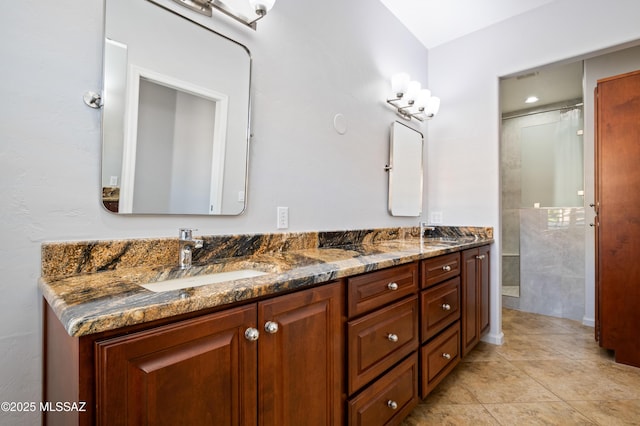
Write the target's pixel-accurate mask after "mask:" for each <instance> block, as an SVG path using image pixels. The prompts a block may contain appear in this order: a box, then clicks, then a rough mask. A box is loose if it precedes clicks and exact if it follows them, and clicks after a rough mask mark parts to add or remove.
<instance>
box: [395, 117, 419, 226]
mask: <svg viewBox="0 0 640 426" xmlns="http://www.w3.org/2000/svg"><path fill="white" fill-rule="evenodd" d="M423 143H424V137H423V135H422V133H420V132H418V131H417V130H414V129H412V128H411V127H409V126H407V125H406V124H404V123H401V122H399V121H396V122H393V123H392V124H391V137H390V141H389V165H388V166H387V169H388V171H389V213H390V214H391V215H392V216H411V217H415V216H420V215H421V214H422V185H423V167H422V147H423Z"/></svg>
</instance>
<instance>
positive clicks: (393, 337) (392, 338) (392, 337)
mask: <svg viewBox="0 0 640 426" xmlns="http://www.w3.org/2000/svg"><path fill="white" fill-rule="evenodd" d="M387 339H389V341H390V342H394V343H395V342H397V341H398V335H397V334H393V333H389V335H388V336H387Z"/></svg>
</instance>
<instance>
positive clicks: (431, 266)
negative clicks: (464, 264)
mask: <svg viewBox="0 0 640 426" xmlns="http://www.w3.org/2000/svg"><path fill="white" fill-rule="evenodd" d="M420 267H421V272H422V283H421V285H422V288H428V287H431V286H433V285H435V284H438V283H439V282H442V281H444V280H448V279H449V278H452V277H455V276H457V275H460V253H451V254H446V255H444V256H438V257H434V258H431V259H425V260H423V261H422V263H421V264H420Z"/></svg>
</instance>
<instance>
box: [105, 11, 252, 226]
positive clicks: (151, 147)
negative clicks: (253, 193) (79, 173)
mask: <svg viewBox="0 0 640 426" xmlns="http://www.w3.org/2000/svg"><path fill="white" fill-rule="evenodd" d="M162 2H163V0H105V45H104V88H103V95H102V99H103V116H102V137H103V149H102V201H103V204H104V206H105V207H106V208H107V209H108V210H109V211H112V212H116V213H118V214H199V215H238V214H241V213H242V212H243V211H244V209H245V206H246V201H245V200H246V191H247V172H248V155H249V118H250V81H251V55H250V52H249V50H248V49H247V48H246V47H244V46H243V45H241V44H239V43H236V42H235V41H233V40H230V39H228V38H226V37H224V36H222V35H220V34H218V33H215V32H214V31H212V30H210V29H209V28H206V27H204V26H202V25H200V24H199V23H197V22H195V21H191V20H190V19H188V18H187V17H186V16H183V15H181V14H178V13H176V12H174V11H173V10H172V9H171V8H168V7H166V6H165V5H163V3H162ZM196 40H197V42H196Z"/></svg>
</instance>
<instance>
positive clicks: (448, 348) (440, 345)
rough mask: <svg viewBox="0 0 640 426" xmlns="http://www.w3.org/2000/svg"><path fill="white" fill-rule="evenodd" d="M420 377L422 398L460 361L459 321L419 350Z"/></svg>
mask: <svg viewBox="0 0 640 426" xmlns="http://www.w3.org/2000/svg"><path fill="white" fill-rule="evenodd" d="M420 362H421V363H422V377H421V384H422V385H421V389H420V392H421V393H420V396H421V398H424V397H425V396H427V394H428V393H429V392H431V391H432V390H433V388H435V387H436V386H437V385H438V383H440V382H441V381H442V379H444V378H445V377H446V376H447V374H449V373H450V372H451V370H453V368H454V367H455V366H456V365H458V363H459V362H460V322H456V323H455V324H454V325H452V326H451V327H449V328H448V329H446V330H445V331H443V332H442V333H441V334H440V335H439V336H438V337H436V338H435V339H433V341H431V342H429V344H427V345H424V346H423V347H422V349H421V350H420Z"/></svg>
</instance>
